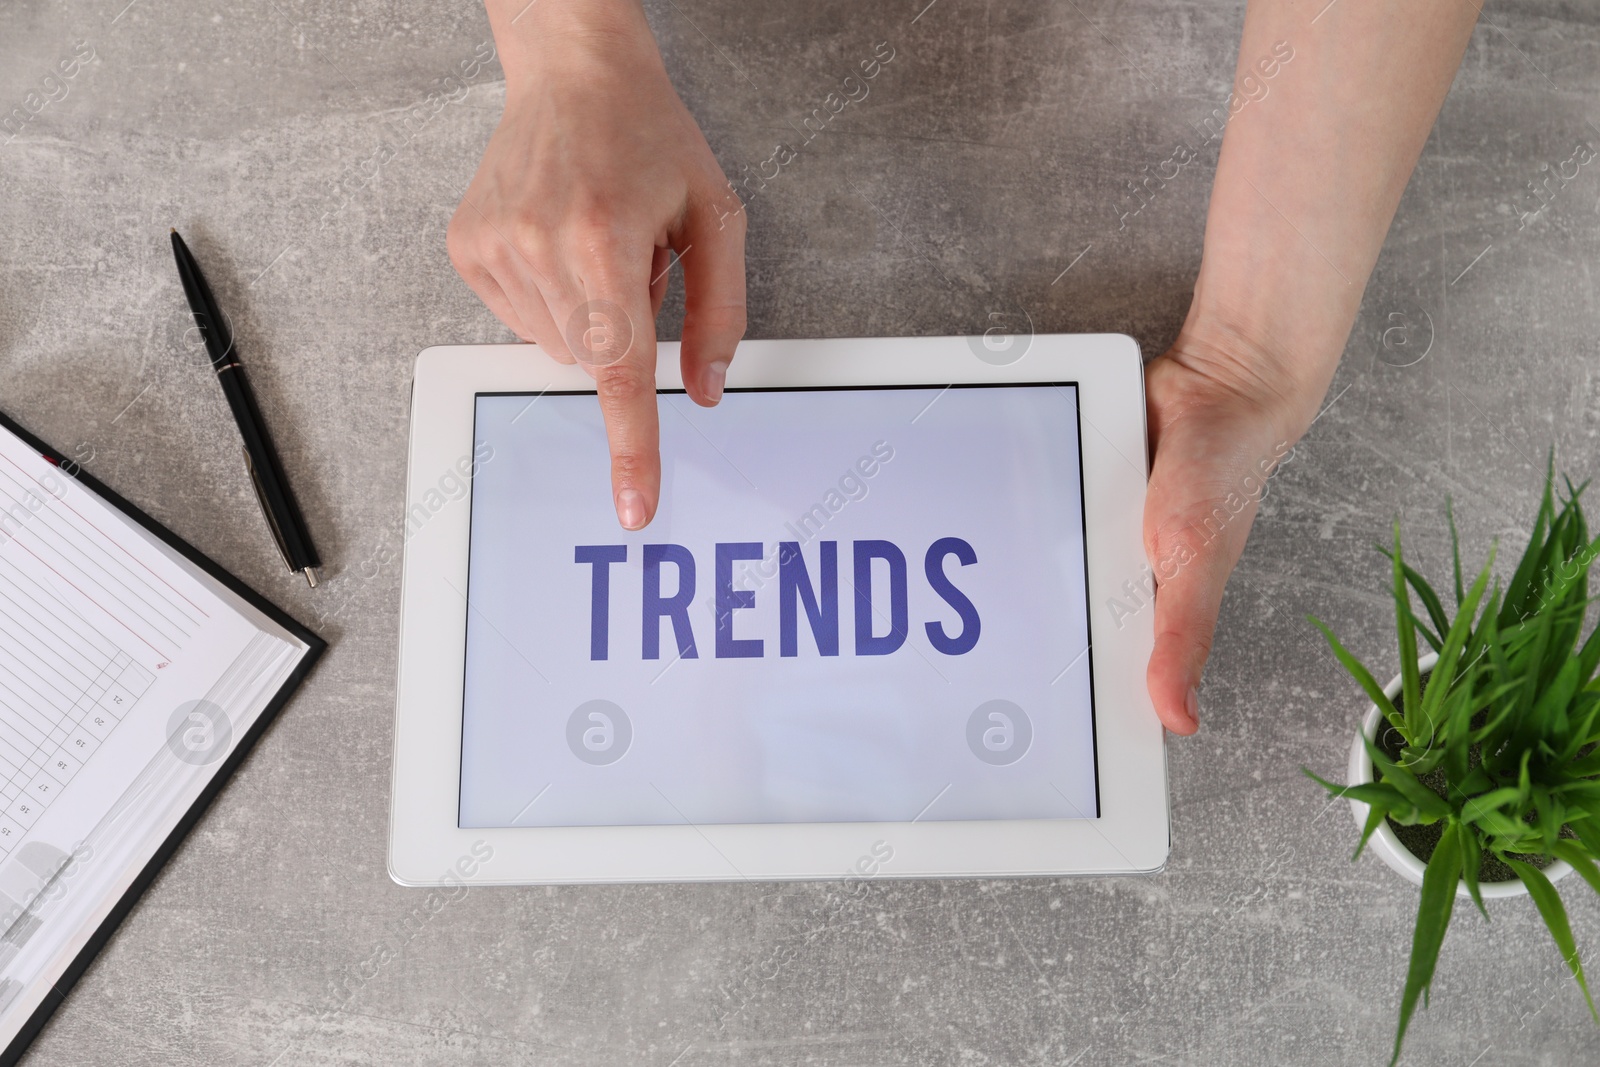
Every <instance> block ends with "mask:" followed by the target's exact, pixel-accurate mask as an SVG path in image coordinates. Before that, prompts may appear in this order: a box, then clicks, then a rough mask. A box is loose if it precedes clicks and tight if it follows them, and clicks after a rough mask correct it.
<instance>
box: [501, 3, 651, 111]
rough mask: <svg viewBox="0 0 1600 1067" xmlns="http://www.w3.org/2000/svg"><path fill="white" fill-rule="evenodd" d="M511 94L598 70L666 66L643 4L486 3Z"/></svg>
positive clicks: (508, 90)
mask: <svg viewBox="0 0 1600 1067" xmlns="http://www.w3.org/2000/svg"><path fill="white" fill-rule="evenodd" d="M484 6H485V8H486V9H487V11H488V13H489V25H490V27H491V28H492V29H493V31H494V39H495V46H496V50H497V51H498V52H499V55H500V63H501V66H502V68H503V69H504V70H505V72H506V87H507V92H508V93H511V94H514V93H515V92H516V91H517V90H518V89H520V88H522V87H523V86H526V85H528V84H530V83H531V82H534V81H537V80H539V79H544V78H550V77H562V76H564V75H566V74H568V73H569V72H577V73H579V74H581V72H583V71H585V70H592V69H594V68H595V67H596V66H597V65H605V66H616V65H618V64H619V63H620V64H626V65H638V64H640V63H645V64H653V65H655V66H660V65H661V54H660V52H659V50H658V49H657V48H656V43H655V37H654V36H653V35H652V34H651V32H650V24H649V22H648V21H646V19H645V16H644V8H643V7H642V6H641V4H640V3H639V0H533V2H532V3H529V2H528V0H485V5H484Z"/></svg>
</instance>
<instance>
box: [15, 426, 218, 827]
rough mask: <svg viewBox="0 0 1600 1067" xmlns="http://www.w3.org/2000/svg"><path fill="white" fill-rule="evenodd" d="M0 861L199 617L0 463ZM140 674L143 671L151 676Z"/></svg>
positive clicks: (69, 508)
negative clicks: (2, 549) (0, 549)
mask: <svg viewBox="0 0 1600 1067" xmlns="http://www.w3.org/2000/svg"><path fill="white" fill-rule="evenodd" d="M0 546H3V547H4V548H5V549H6V550H5V551H0V856H4V855H5V854H7V853H9V852H10V851H11V849H12V848H13V847H14V846H15V845H16V843H18V842H19V841H21V840H22V838H23V837H24V836H25V835H26V833H27V831H28V829H29V828H30V827H32V826H33V824H34V823H35V822H36V821H37V820H38V818H39V816H40V815H41V814H42V813H43V812H44V810H45V809H46V808H47V807H48V806H49V805H50V803H51V802H52V801H53V800H54V799H55V798H56V797H57V796H59V795H60V793H61V791H62V790H63V789H64V788H65V787H66V786H67V784H68V783H69V782H70V781H71V780H72V779H73V777H74V776H76V775H77V773H78V771H79V770H81V769H82V767H83V765H84V763H85V762H86V761H87V760H88V759H89V757H90V756H91V755H93V753H94V751H95V750H96V749H97V748H98V747H99V746H100V745H101V743H102V742H104V741H105V739H106V738H107V737H108V736H109V735H110V733H111V731H112V730H114V729H115V728H116V726H117V724H118V723H120V722H121V721H122V719H123V718H124V717H125V716H126V715H127V713H128V711H130V710H131V709H132V707H133V706H134V705H135V704H136V703H137V702H138V700H139V698H140V697H141V696H143V695H144V693H145V691H146V690H148V689H149V688H150V686H151V685H152V684H153V683H154V682H155V674H154V673H153V670H152V668H154V669H157V670H159V669H161V668H164V667H166V666H168V665H169V664H170V663H171V662H172V661H173V659H174V658H175V657H176V656H177V655H179V654H180V653H181V652H182V650H183V648H184V646H185V644H186V643H187V641H188V639H189V638H190V637H192V636H193V635H194V633H195V632H196V631H197V630H198V629H199V628H200V626H201V625H202V624H203V621H204V619H205V617H206V612H205V611H204V610H203V609H201V608H200V607H199V606H198V605H196V604H194V603H193V602H192V601H190V600H189V599H188V598H187V597H185V596H184V595H183V594H182V593H181V592H180V591H179V590H178V589H176V588H175V587H173V586H172V585H171V583H170V582H167V581H166V579H164V578H163V577H162V576H161V575H159V574H157V573H156V572H155V571H153V570H152V569H151V568H150V567H149V566H148V565H146V564H145V563H144V562H142V561H141V560H140V559H138V557H136V556H134V555H133V554H132V553H130V552H129V551H128V549H127V547H126V546H125V545H123V544H121V543H119V542H118V541H116V540H115V539H113V538H112V537H111V536H110V535H109V534H107V533H106V532H105V531H103V530H101V529H100V528H99V527H98V526H97V525H95V523H94V522H93V521H91V520H90V519H89V518H87V517H86V516H85V515H84V514H83V513H82V512H80V511H79V510H78V509H77V508H75V507H74V506H73V503H72V501H71V500H68V499H63V498H62V497H61V496H59V495H58V494H57V493H56V492H52V486H50V485H48V484H47V483H46V482H45V481H42V480H41V479H40V478H39V477H36V476H35V475H33V474H32V473H30V472H29V471H28V470H27V469H25V468H24V467H22V466H20V465H18V464H17V463H16V462H15V461H14V460H12V459H11V458H10V457H6V456H0ZM147 665H148V666H147Z"/></svg>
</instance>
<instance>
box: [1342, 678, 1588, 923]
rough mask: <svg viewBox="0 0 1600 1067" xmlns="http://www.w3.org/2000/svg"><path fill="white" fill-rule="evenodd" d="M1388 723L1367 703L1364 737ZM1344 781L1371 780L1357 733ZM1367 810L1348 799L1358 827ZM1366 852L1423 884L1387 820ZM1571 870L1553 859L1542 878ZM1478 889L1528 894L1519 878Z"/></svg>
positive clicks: (1394, 684)
mask: <svg viewBox="0 0 1600 1067" xmlns="http://www.w3.org/2000/svg"><path fill="white" fill-rule="evenodd" d="M1438 659H1439V656H1438V654H1437V653H1432V652H1430V653H1429V654H1428V655H1426V656H1424V657H1422V659H1421V660H1419V661H1418V663H1417V666H1418V667H1420V668H1421V669H1422V671H1423V673H1424V674H1426V673H1427V672H1428V670H1429V669H1431V668H1432V667H1433V665H1434V664H1435V663H1436V662H1438ZM1400 685H1401V681H1400V676H1399V675H1395V677H1394V680H1393V681H1391V682H1390V683H1389V684H1388V685H1386V686H1384V688H1383V692H1384V694H1385V695H1386V696H1388V697H1389V699H1391V700H1393V699H1394V698H1395V697H1397V696H1399V695H1400ZM1387 723H1388V720H1387V719H1385V718H1384V717H1383V712H1382V711H1380V710H1379V709H1378V705H1377V704H1368V705H1367V714H1366V717H1365V718H1364V719H1362V720H1361V732H1362V733H1363V734H1365V735H1366V736H1367V737H1369V738H1372V739H1374V740H1376V739H1377V736H1378V729H1379V727H1380V726H1383V725H1387ZM1345 780H1346V781H1348V782H1349V783H1350V784H1351V785H1359V784H1364V783H1366V782H1370V781H1372V757H1371V756H1370V755H1368V754H1367V747H1366V746H1365V745H1363V744H1362V743H1361V738H1360V737H1359V736H1357V737H1356V738H1355V739H1354V740H1353V741H1352V742H1351V745H1350V768H1349V773H1348V775H1347V777H1346V779H1345ZM1367 810H1368V808H1367V805H1365V804H1363V803H1361V802H1360V801H1358V800H1351V801H1350V812H1351V814H1353V815H1354V816H1355V817H1356V826H1357V827H1360V828H1362V829H1365V828H1366V825H1367ZM1367 851H1368V852H1376V853H1377V854H1378V856H1379V857H1380V858H1382V860H1383V862H1385V863H1387V864H1388V865H1389V866H1391V867H1393V868H1394V869H1395V870H1396V871H1399V872H1400V875H1401V876H1402V877H1403V878H1405V879H1406V880H1407V881H1409V882H1413V883H1415V884H1416V885H1421V884H1422V872H1423V870H1424V869H1425V867H1424V864H1423V862H1422V861H1421V860H1419V859H1417V857H1416V856H1414V855H1412V854H1411V850H1410V849H1408V848H1406V846H1405V845H1403V844H1401V843H1400V839H1399V838H1398V837H1396V836H1395V832H1394V828H1393V827H1391V826H1390V825H1389V820H1387V819H1385V820H1384V821H1383V822H1382V823H1380V824H1379V825H1378V829H1377V830H1375V831H1374V832H1373V834H1372V838H1371V839H1370V840H1369V841H1368V842H1367ZM1571 873H1572V865H1571V864H1570V863H1567V862H1566V861H1565V860H1556V861H1555V862H1554V863H1552V864H1551V865H1550V866H1548V867H1546V868H1545V869H1544V875H1545V877H1546V878H1548V879H1550V880H1551V881H1552V882H1554V881H1556V880H1558V879H1561V878H1565V877H1566V876H1567V875H1569V874H1571ZM1478 889H1479V890H1480V891H1481V892H1482V893H1483V897H1484V899H1485V900H1487V899H1489V898H1490V897H1521V896H1527V894H1528V887H1527V886H1525V885H1523V884H1522V881H1521V879H1513V880H1511V881H1509V882H1480V883H1479V884H1478ZM1456 896H1458V897H1462V898H1466V899H1470V894H1468V892H1467V885H1466V883H1465V882H1460V883H1458V884H1457V885H1456Z"/></svg>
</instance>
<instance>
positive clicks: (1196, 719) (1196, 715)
mask: <svg viewBox="0 0 1600 1067" xmlns="http://www.w3.org/2000/svg"><path fill="white" fill-rule="evenodd" d="M1184 708H1185V710H1187V711H1188V712H1189V721H1190V722H1192V723H1194V724H1195V726H1199V725H1200V690H1198V689H1196V688H1195V687H1194V686H1192V685H1191V686H1190V687H1189V699H1188V700H1186V701H1185V702H1184Z"/></svg>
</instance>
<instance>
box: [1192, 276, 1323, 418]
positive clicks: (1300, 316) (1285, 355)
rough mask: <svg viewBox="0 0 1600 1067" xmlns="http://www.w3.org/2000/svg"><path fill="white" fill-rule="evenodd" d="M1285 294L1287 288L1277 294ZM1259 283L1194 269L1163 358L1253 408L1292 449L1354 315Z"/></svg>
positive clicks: (1313, 409) (1313, 414)
mask: <svg viewBox="0 0 1600 1067" xmlns="http://www.w3.org/2000/svg"><path fill="white" fill-rule="evenodd" d="M1283 288H1289V287H1283ZM1305 295H1306V294H1291V293H1287V292H1284V291H1282V289H1278V290H1275V287H1274V285H1273V284H1272V282H1271V281H1268V280H1266V279H1260V278H1256V279H1242V280H1238V279H1234V278H1219V277H1217V276H1216V272H1212V273H1211V274H1210V276H1208V274H1207V271H1206V270H1205V269H1204V268H1202V270H1201V275H1200V278H1199V279H1198V280H1197V281H1196V283H1195V296H1194V301H1193V303H1191V304H1190V307H1189V313H1188V315H1187V317H1186V318H1185V320H1184V324H1183V328H1182V329H1181V330H1180V331H1179V335H1178V338H1177V340H1176V341H1175V342H1174V343H1173V346H1172V351H1171V353H1170V354H1171V356H1172V357H1173V358H1174V359H1176V360H1177V361H1178V362H1181V363H1183V364H1184V365H1185V366H1186V367H1187V368H1188V369H1190V370H1192V371H1196V372H1198V373H1199V374H1201V375H1202V376H1203V377H1204V379H1205V380H1207V381H1209V382H1210V383H1211V384H1212V386H1213V387H1214V388H1215V389H1217V390H1219V391H1221V392H1222V393H1223V394H1226V395H1228V396H1231V397H1232V398H1234V399H1235V400H1237V401H1239V402H1241V403H1244V404H1246V405H1247V406H1250V407H1253V408H1255V409H1256V410H1257V411H1258V412H1259V414H1260V415H1261V416H1262V417H1263V418H1264V419H1265V420H1267V421H1268V422H1270V423H1271V424H1272V426H1273V434H1274V440H1276V441H1286V442H1288V443H1291V444H1292V443H1293V442H1295V441H1297V440H1299V438H1300V435H1301V434H1303V433H1304V432H1305V430H1306V427H1307V426H1309V425H1310V423H1311V420H1312V419H1313V418H1315V417H1316V414H1317V411H1318V409H1319V407H1320V405H1321V403H1322V400H1323V397H1324V396H1325V395H1326V393H1327V391H1328V385H1329V383H1330V382H1331V381H1332V380H1333V375H1334V372H1335V371H1336V370H1337V369H1338V366H1339V358H1340V356H1341V355H1342V354H1343V351H1344V344H1345V341H1346V339H1347V338H1348V336H1349V332H1350V323H1351V321H1353V317H1354V311H1351V312H1350V318H1349V319H1346V318H1345V316H1344V314H1343V310H1342V308H1339V307H1329V306H1328V301H1327V299H1326V297H1323V298H1322V303H1321V304H1320V305H1317V306H1315V307H1313V306H1312V304H1313V303H1314V302H1315V301H1314V298H1310V299H1300V298H1301V297H1304V296H1305Z"/></svg>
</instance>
